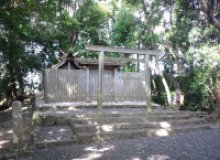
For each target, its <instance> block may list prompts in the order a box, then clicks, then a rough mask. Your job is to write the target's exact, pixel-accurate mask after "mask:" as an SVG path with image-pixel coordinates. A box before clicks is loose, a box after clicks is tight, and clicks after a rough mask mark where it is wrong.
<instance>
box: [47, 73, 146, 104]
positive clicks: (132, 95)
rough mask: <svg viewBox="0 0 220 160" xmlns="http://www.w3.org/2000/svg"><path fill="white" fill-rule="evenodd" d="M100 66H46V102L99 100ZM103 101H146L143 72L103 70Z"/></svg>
mask: <svg viewBox="0 0 220 160" xmlns="http://www.w3.org/2000/svg"><path fill="white" fill-rule="evenodd" d="M97 89H98V70H62V69H58V70H55V69H47V70H45V72H44V99H45V102H46V103H57V102H80V101H82V102H83V101H84V102H86V101H87V102H90V101H96V100H97V92H98V90H97ZM103 94H104V99H103V100H104V102H124V101H138V102H144V101H146V92H145V81H144V74H143V73H134V72H132V73H124V72H114V73H113V72H108V71H104V75H103Z"/></svg>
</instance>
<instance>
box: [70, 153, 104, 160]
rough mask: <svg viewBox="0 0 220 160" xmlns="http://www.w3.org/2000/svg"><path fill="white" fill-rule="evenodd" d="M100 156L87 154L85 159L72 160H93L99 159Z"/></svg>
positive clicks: (98, 154) (99, 154) (76, 159)
mask: <svg viewBox="0 0 220 160" xmlns="http://www.w3.org/2000/svg"><path fill="white" fill-rule="evenodd" d="M101 156H102V154H101V153H95V152H94V153H88V154H87V155H86V156H85V158H74V159H72V160H95V159H97V158H100V157H101Z"/></svg>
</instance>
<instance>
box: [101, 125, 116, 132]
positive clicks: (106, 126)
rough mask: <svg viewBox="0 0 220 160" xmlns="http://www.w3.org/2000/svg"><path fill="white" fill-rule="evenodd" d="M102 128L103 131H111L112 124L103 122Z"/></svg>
mask: <svg viewBox="0 0 220 160" xmlns="http://www.w3.org/2000/svg"><path fill="white" fill-rule="evenodd" d="M101 128H102V130H103V131H106V132H111V131H113V126H112V125H109V124H104V125H102V127H101Z"/></svg>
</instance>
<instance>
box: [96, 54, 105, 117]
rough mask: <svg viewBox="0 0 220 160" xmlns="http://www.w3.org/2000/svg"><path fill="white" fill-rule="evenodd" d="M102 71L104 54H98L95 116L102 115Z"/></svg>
mask: <svg viewBox="0 0 220 160" xmlns="http://www.w3.org/2000/svg"><path fill="white" fill-rule="evenodd" d="M103 70H104V52H103V51H101V52H100V54H99V79H98V98H97V102H98V105H97V114H101V113H102V103H103Z"/></svg>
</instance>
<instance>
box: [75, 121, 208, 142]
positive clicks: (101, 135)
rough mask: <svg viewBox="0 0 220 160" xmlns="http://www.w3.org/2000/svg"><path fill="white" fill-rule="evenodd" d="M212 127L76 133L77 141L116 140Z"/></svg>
mask: <svg viewBox="0 0 220 160" xmlns="http://www.w3.org/2000/svg"><path fill="white" fill-rule="evenodd" d="M208 129H212V127H211V126H210V125H208V124H206V125H195V126H185V127H174V128H167V129H164V128H157V129H135V130H115V131H110V132H106V131H105V132H104V131H99V132H82V133H78V136H77V138H78V143H91V142H97V141H105V140H117V139H132V138H138V137H152V136H158V137H164V136H169V135H172V134H175V133H183V132H192V131H199V130H208Z"/></svg>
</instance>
